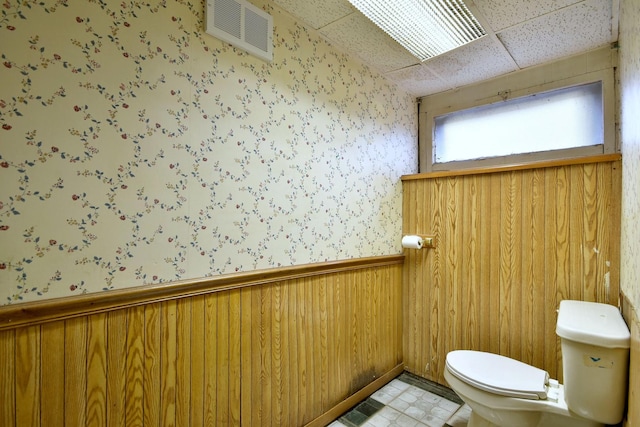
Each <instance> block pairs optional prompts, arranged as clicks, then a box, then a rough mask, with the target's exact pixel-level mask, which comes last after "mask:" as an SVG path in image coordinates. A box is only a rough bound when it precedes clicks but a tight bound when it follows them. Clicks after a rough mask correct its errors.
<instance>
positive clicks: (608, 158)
mask: <svg viewBox="0 0 640 427" xmlns="http://www.w3.org/2000/svg"><path fill="white" fill-rule="evenodd" d="M621 159H622V155H621V154H619V153H615V154H601V155H598V156H588V157H575V158H571V159H558V160H544V161H540V162H530V163H520V164H512V165H504V166H489V167H486V168H475V169H460V170H451V171H439V172H425V173H417V174H412V175H403V176H402V177H401V179H402V181H411V180H416V179H431V178H444V177H450V176H463V175H478V174H485V173H496V172H511V171H518V170H525V169H540V168H553V167H559V166H568V165H584V164H588V163H604V162H615V161H618V160H621Z"/></svg>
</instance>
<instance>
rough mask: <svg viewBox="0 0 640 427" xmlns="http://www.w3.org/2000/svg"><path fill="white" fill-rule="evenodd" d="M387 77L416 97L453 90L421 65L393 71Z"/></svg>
mask: <svg viewBox="0 0 640 427" xmlns="http://www.w3.org/2000/svg"><path fill="white" fill-rule="evenodd" d="M385 77H387V78H388V79H389V80H391V81H392V82H394V83H396V84H397V85H398V86H399V87H400V88H401V89H403V90H405V91H406V92H408V93H410V94H412V95H414V96H416V97H419V96H425V95H430V94H432V93H438V92H444V91H445V90H448V89H451V86H450V85H449V84H448V83H447V82H446V81H445V80H442V79H441V78H439V77H438V76H436V75H435V74H433V72H431V71H430V70H429V69H428V68H427V67H425V66H424V65H421V64H418V65H414V66H411V67H407V68H403V69H400V70H395V71H391V72H389V73H386V74H385Z"/></svg>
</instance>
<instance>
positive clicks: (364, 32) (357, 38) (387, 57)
mask: <svg viewBox="0 0 640 427" xmlns="http://www.w3.org/2000/svg"><path fill="white" fill-rule="evenodd" d="M319 31H320V34H322V35H323V36H324V37H325V38H326V39H327V40H329V41H330V42H332V43H333V44H335V45H338V46H341V47H342V48H343V49H345V50H346V51H348V52H349V53H351V54H353V55H356V56H358V57H360V59H362V60H363V61H364V62H365V63H367V64H369V65H370V66H372V67H373V68H375V69H377V70H378V71H379V72H381V73H385V72H387V71H391V70H397V69H399V68H405V67H408V66H410V65H415V64H418V63H419V62H420V61H419V60H418V59H417V58H416V57H414V56H413V55H411V54H410V53H409V52H408V51H406V50H405V49H404V48H403V47H402V46H400V45H399V44H398V43H397V42H396V41H395V40H393V39H392V38H391V37H389V36H388V35H387V34H386V33H385V32H383V31H381V30H380V29H379V28H378V27H377V26H375V24H373V23H372V22H371V21H369V20H368V19H367V18H366V17H365V16H364V15H362V14H361V13H352V14H350V15H348V16H346V17H344V18H342V19H339V20H338V21H334V22H333V23H331V24H329V25H327V26H325V27H323V28H321V29H320V30H319Z"/></svg>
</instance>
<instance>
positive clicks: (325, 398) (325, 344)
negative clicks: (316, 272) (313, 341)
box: [315, 276, 330, 412]
mask: <svg viewBox="0 0 640 427" xmlns="http://www.w3.org/2000/svg"><path fill="white" fill-rule="evenodd" d="M315 289H317V292H318V293H317V297H318V312H317V316H318V322H319V323H318V328H317V329H318V331H319V339H320V347H319V348H320V353H319V358H320V379H319V382H320V392H321V398H320V403H321V406H320V407H321V411H320V412H324V411H326V410H327V409H328V408H329V399H330V396H329V381H330V377H329V335H328V330H329V327H328V321H329V319H328V308H327V279H326V277H325V276H322V277H320V278H319V279H318V286H317V288H315ZM316 357H318V356H316ZM316 360H317V359H316Z"/></svg>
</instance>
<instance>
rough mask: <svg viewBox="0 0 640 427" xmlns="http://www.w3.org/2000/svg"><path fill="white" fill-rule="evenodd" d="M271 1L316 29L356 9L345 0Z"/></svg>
mask: <svg viewBox="0 0 640 427" xmlns="http://www.w3.org/2000/svg"><path fill="white" fill-rule="evenodd" d="M273 2H274V3H275V4H277V5H278V6H280V7H281V8H283V9H285V10H286V11H287V12H289V13H290V14H292V15H293V16H295V17H296V18H298V19H299V20H301V21H303V22H305V23H306V24H307V25H309V26H311V27H312V28H314V29H316V30H317V29H318V28H322V27H324V26H325V25H327V24H330V23H331V22H333V21H336V20H338V19H340V18H342V17H344V16H345V15H348V14H350V13H353V12H355V11H356V9H355V8H354V7H353V6H351V3H349V2H348V1H347V0H323V1H309V0H273Z"/></svg>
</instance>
